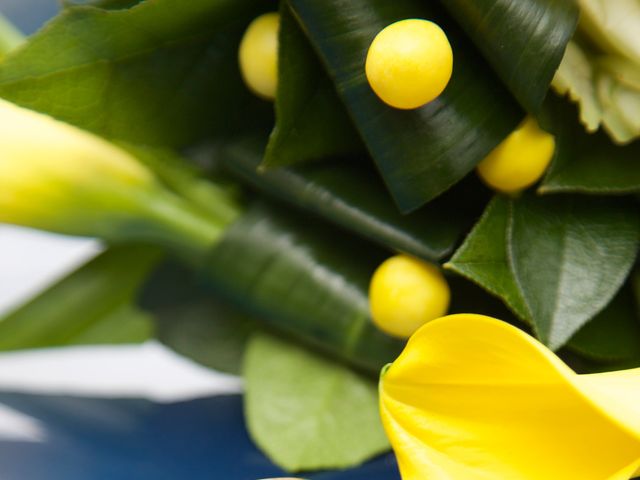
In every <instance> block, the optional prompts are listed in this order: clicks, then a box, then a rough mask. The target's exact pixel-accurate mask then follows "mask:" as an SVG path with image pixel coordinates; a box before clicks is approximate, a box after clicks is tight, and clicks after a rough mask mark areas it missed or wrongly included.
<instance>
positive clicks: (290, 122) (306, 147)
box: [263, 2, 365, 167]
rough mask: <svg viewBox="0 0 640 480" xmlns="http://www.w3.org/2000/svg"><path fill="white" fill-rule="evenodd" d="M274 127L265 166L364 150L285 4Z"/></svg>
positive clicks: (281, 19) (329, 81)
mask: <svg viewBox="0 0 640 480" xmlns="http://www.w3.org/2000/svg"><path fill="white" fill-rule="evenodd" d="M278 52H279V53H278V92H277V95H276V103H275V107H276V126H275V128H274V129H273V132H272V133H271V138H270V139H269V144H268V146H267V150H266V152H265V158H264V163H263V166H264V167H278V166H283V165H293V164H296V163H303V162H307V161H309V160H315V159H320V158H325V157H327V156H333V155H337V154H345V153H354V152H362V151H364V149H365V147H364V145H363V144H362V141H361V140H360V136H359V135H358V132H357V131H356V129H355V127H354V126H353V124H352V123H351V120H350V119H349V116H348V114H347V112H346V110H345V107H344V105H343V104H342V102H341V101H340V99H339V98H338V94H337V92H336V90H335V87H334V86H333V83H331V80H330V79H329V77H328V76H327V74H326V73H325V71H324V70H323V68H322V65H321V64H320V62H319V60H318V58H317V56H316V54H315V52H314V51H313V49H312V48H311V45H309V41H308V40H307V38H306V37H305V36H304V33H303V32H302V31H301V30H300V27H299V26H298V24H297V23H296V21H295V19H294V18H293V16H292V14H291V10H290V8H289V6H288V5H287V3H286V2H282V3H281V8H280V38H279V50H278Z"/></svg>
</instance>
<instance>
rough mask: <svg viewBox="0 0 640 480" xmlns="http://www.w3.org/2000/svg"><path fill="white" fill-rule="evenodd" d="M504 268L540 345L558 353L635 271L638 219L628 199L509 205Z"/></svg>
mask: <svg viewBox="0 0 640 480" xmlns="http://www.w3.org/2000/svg"><path fill="white" fill-rule="evenodd" d="M508 235H509V247H508V251H509V264H510V266H511V270H512V272H513V274H514V277H515V279H516V282H517V283H518V286H519V287H520V291H521V293H522V296H523V298H524V300H525V303H526V305H527V307H528V310H529V311H530V312H531V317H532V318H533V320H534V323H535V325H536V329H537V331H538V334H539V335H540V338H541V339H542V340H543V341H544V342H545V343H546V344H548V345H549V346H550V347H551V348H554V349H555V348H559V347H560V346H562V345H563V344H564V343H565V342H566V341H567V340H568V339H569V338H570V337H571V336H572V335H573V334H574V333H575V332H576V331H577V330H578V329H579V328H580V327H581V326H582V325H584V324H585V323H586V322H587V321H589V320H590V319H591V318H593V316H594V315H595V314H596V313H598V312H599V311H600V310H602V309H603V308H604V307H605V306H606V305H607V304H608V303H609V302H610V301H611V299H612V298H613V297H614V295H615V293H616V292H617V291H618V290H619V289H620V287H621V286H622V283H623V282H624V280H625V279H626V277H627V275H628V274H629V271H630V270H631V268H632V267H633V264H634V260H635V257H636V255H637V251H638V245H639V243H640V242H639V240H640V216H638V215H637V209H636V206H635V205H634V204H633V203H631V202H627V201H626V200H625V199H615V198H607V199H603V198H592V197H564V196H563V197H558V196H554V197H553V198H551V197H542V198H540V197H538V198H536V197H534V196H532V195H525V196H523V197H522V198H521V199H520V200H519V201H517V202H512V209H511V214H510V220H509V233H508Z"/></svg>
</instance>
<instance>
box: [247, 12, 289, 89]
mask: <svg viewBox="0 0 640 480" xmlns="http://www.w3.org/2000/svg"><path fill="white" fill-rule="evenodd" d="M279 28H280V15H279V14H278V13H275V12H272V13H265V14H264V15H260V16H259V17H257V18H256V19H255V20H253V21H252V22H251V24H250V25H249V27H248V28H247V30H246V31H245V32H244V36H243V37H242V41H241V42H240V51H239V53H238V59H239V62H240V72H241V73H242V78H243V79H244V82H245V83H246V84H247V86H248V87H249V88H250V89H251V90H252V91H253V92H254V93H255V94H257V95H259V96H260V97H263V98H265V99H267V100H273V99H274V98H275V96H276V88H277V86H278V30H279Z"/></svg>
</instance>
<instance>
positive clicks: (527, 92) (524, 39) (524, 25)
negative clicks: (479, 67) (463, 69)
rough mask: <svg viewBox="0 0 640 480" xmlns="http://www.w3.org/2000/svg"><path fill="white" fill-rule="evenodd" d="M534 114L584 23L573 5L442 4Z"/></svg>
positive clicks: (524, 0)
mask: <svg viewBox="0 0 640 480" xmlns="http://www.w3.org/2000/svg"><path fill="white" fill-rule="evenodd" d="M440 2H441V3H442V4H443V5H444V6H445V7H446V8H447V10H448V11H449V13H450V14H451V16H452V17H453V18H455V19H456V21H457V22H458V23H459V24H460V25H461V26H462V28H464V30H465V32H466V33H467V34H468V35H469V36H470V37H471V39H472V40H473V43H474V44H475V45H476V47H478V48H479V49H480V51H482V54H483V55H484V57H485V58H486V59H487V60H488V61H489V63H490V64H491V66H492V67H493V68H494V70H495V71H496V72H497V73H498V75H499V76H500V79H501V80H502V81H503V82H504V83H505V84H506V85H507V87H509V90H510V91H511V93H512V94H513V95H514V96H515V97H516V98H517V99H518V101H519V102H520V104H521V105H522V106H523V107H524V108H526V109H527V110H528V111H530V112H536V111H537V110H538V109H539V108H540V106H541V105H542V101H543V100H544V97H545V95H546V94H547V91H548V89H549V85H550V83H551V79H552V78H553V75H554V73H555V71H556V70H557V69H558V66H559V65H560V61H561V60H562V56H563V54H564V51H565V48H566V46H567V43H568V41H569V40H570V39H571V37H572V35H573V32H574V30H575V28H576V24H577V22H578V14H579V10H578V7H577V5H576V4H575V3H574V2H573V1H567V0H499V1H495V0H440Z"/></svg>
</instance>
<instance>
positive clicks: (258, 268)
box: [203, 204, 404, 375]
mask: <svg viewBox="0 0 640 480" xmlns="http://www.w3.org/2000/svg"><path fill="white" fill-rule="evenodd" d="M384 258H385V254H384V253H383V252H380V251H378V250H376V249H375V248H372V247H371V246H370V245H368V244H367V243H364V242H359V241H357V240H355V239H353V238H351V237H349V236H348V235H344V234H341V233H340V232H339V231H337V230H334V229H331V228H330V227H328V225H326V224H324V223H320V222H314V221H312V220H310V219H309V218H308V217H305V216H303V215H298V214H295V213H293V212H290V211H286V210H284V209H283V207H280V206H277V205H276V206H267V205H264V204H257V205H253V206H252V207H251V208H250V209H249V210H248V211H247V212H246V213H245V214H244V215H243V216H242V217H240V218H239V219H238V220H237V221H236V222H235V223H234V224H233V225H231V227H229V228H228V229H227V231H226V232H225V234H224V236H223V237H222V238H221V240H220V241H219V242H218V244H217V245H216V247H215V248H214V249H213V250H212V251H211V254H210V257H209V259H208V261H207V263H206V265H204V266H203V270H204V272H203V273H204V274H206V275H208V277H209V278H210V279H211V281H212V282H213V285H214V287H215V288H216V289H217V291H218V292H220V293H221V294H223V295H224V296H226V297H227V298H229V299H231V300H232V301H233V302H234V303H235V304H236V305H237V306H239V307H241V308H243V309H244V310H245V311H246V312H249V313H252V314H254V315H255V317H256V318H258V319H261V320H262V321H263V322H265V324H266V325H268V326H271V327H272V328H273V329H274V330H277V331H279V332H281V333H285V334H287V335H290V336H291V337H293V338H295V339H297V340H299V341H302V342H304V343H306V344H307V345H308V346H311V347H315V348H317V349H319V350H320V351H323V352H325V353H327V354H329V355H331V356H333V357H334V358H337V359H341V360H343V361H346V362H348V363H349V364H351V365H353V366H355V367H357V368H361V369H363V370H366V371H369V372H370V373H372V374H375V375H377V373H378V372H379V370H380V368H382V366H383V365H385V364H386V363H388V362H390V361H392V360H393V359H394V358H395V357H396V356H397V354H398V353H399V352H400V350H401V349H402V347H403V345H404V342H402V341H400V340H396V339H393V338H391V337H388V336H387V335H385V334H384V333H382V332H381V331H380V330H378V329H377V328H376V327H375V326H374V324H373V323H372V321H371V319H370V316H369V302H368V298H367V289H368V284H369V279H370V277H371V275H372V274H373V271H374V270H375V268H376V266H377V265H378V264H379V263H380V262H381V261H382V260H383V259H384Z"/></svg>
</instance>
